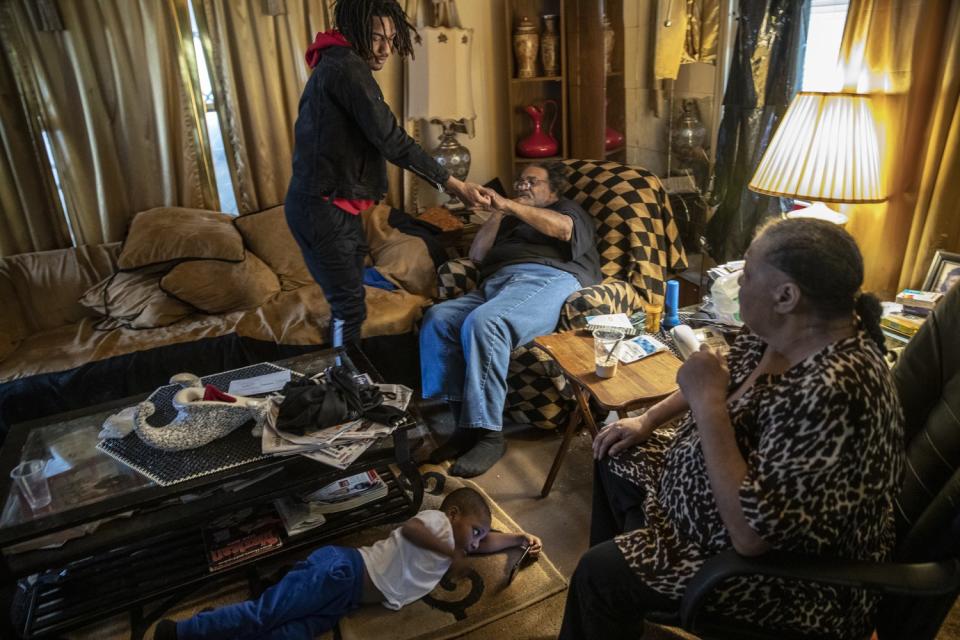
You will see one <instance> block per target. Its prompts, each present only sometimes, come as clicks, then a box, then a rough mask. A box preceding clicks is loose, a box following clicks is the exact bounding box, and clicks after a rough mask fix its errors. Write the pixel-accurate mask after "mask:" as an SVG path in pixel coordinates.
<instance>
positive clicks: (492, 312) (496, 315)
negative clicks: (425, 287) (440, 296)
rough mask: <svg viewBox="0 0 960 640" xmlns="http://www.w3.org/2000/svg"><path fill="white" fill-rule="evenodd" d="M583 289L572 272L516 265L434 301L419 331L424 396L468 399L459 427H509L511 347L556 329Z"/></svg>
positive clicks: (465, 400) (530, 265)
mask: <svg viewBox="0 0 960 640" xmlns="http://www.w3.org/2000/svg"><path fill="white" fill-rule="evenodd" d="M579 288H580V283H579V282H578V281H577V279H576V278H575V277H574V276H573V275H571V274H569V273H567V272H566V271H561V270H560V269H555V268H554V267H548V266H546V265H541V264H530V263H527V264H513V265H508V266H506V267H503V268H502V269H500V270H499V271H497V272H496V273H494V274H493V275H492V276H490V277H488V278H487V279H486V280H484V281H483V282H482V283H481V284H480V287H479V288H478V289H476V290H474V291H471V292H470V293H468V294H466V295H464V296H461V297H459V298H457V299H455V300H448V301H446V302H442V303H440V304H438V305H436V306H434V307H431V308H430V309H429V310H428V311H427V314H426V317H425V318H424V321H423V327H422V328H421V329H420V372H421V374H420V375H421V379H422V382H423V397H424V398H439V399H441V400H446V401H448V402H462V403H463V405H462V409H461V412H460V424H458V425H457V426H459V427H471V428H484V429H491V430H494V431H499V430H500V429H502V428H503V408H504V404H505V402H506V398H507V367H508V365H509V363H510V352H512V351H513V350H514V349H516V348H517V347H519V346H520V345H523V344H526V343H527V342H530V341H531V340H533V339H534V338H536V337H537V336H542V335H544V334H547V333H551V332H552V331H553V330H554V329H555V328H556V326H557V320H558V319H559V318H560V311H561V309H562V308H563V303H564V302H565V301H566V299H567V298H568V297H569V296H570V294H572V293H573V292H575V291H576V290H577V289H579Z"/></svg>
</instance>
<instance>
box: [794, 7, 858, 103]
mask: <svg viewBox="0 0 960 640" xmlns="http://www.w3.org/2000/svg"><path fill="white" fill-rule="evenodd" d="M849 5H850V2H849V0H812V3H811V6H810V26H809V28H808V30H807V46H806V53H805V54H804V59H803V87H802V90H803V91H840V90H841V89H842V88H843V70H842V69H841V68H840V65H839V64H838V58H839V55H840V42H841V40H843V25H844V23H845V22H846V20H847V7H848V6H849Z"/></svg>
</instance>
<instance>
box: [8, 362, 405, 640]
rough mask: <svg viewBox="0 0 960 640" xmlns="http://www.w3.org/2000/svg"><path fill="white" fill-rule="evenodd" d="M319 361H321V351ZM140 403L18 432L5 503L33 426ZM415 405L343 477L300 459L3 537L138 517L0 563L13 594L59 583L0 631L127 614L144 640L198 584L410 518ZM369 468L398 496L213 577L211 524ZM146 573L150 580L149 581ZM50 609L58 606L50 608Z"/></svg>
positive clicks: (44, 628) (49, 628)
mask: <svg viewBox="0 0 960 640" xmlns="http://www.w3.org/2000/svg"><path fill="white" fill-rule="evenodd" d="M316 357H317V358H319V357H325V356H321V355H319V354H317V355H316ZM346 361H347V363H349V364H352V365H353V366H354V368H356V369H357V370H359V371H365V372H367V373H369V374H370V375H371V377H372V378H374V380H375V381H378V382H379V381H381V380H380V377H379V374H378V373H377V372H376V370H375V369H374V368H373V366H372V365H371V364H370V362H369V361H368V360H367V359H366V357H365V356H364V355H363V354H362V352H360V351H359V350H352V351H351V352H350V355H349V357H348V358H347V359H346ZM144 397H146V396H138V397H135V398H126V399H123V400H118V401H116V402H112V403H109V404H105V405H99V406H97V407H93V408H88V409H85V410H79V411H72V412H69V413H65V414H61V415H58V416H53V417H48V418H43V419H40V420H34V421H30V422H26V423H23V424H20V425H15V426H14V427H13V428H12V429H11V430H10V433H9V434H8V436H7V439H6V442H5V443H4V445H3V448H2V450H0V496H3V497H5V496H6V495H7V494H8V492H9V487H10V480H9V472H10V470H11V469H12V468H13V467H14V466H16V464H18V463H19V461H20V455H21V450H22V448H23V446H24V444H25V442H26V438H27V434H28V433H29V431H30V430H31V429H33V428H35V427H40V426H44V425H50V424H55V423H57V422H63V421H65V420H70V419H73V418H77V417H83V416H85V415H90V414H91V413H95V412H100V411H104V410H109V409H112V408H120V407H125V406H130V405H132V404H135V403H136V402H138V401H139V400H141V399H143V398H144ZM412 406H413V411H412V413H413V415H412V416H411V417H410V418H409V419H408V420H407V422H406V423H405V424H402V425H400V426H399V427H398V428H397V430H396V431H395V432H394V434H393V435H392V436H390V437H388V438H383V439H381V440H380V442H378V443H377V444H375V445H373V446H372V447H370V449H368V450H367V451H366V452H365V453H364V454H363V455H362V456H361V457H360V458H359V459H358V460H357V461H356V462H355V463H354V464H353V465H351V466H350V467H349V468H348V469H346V470H339V469H335V468H333V467H329V466H326V465H322V464H320V463H317V462H315V461H313V460H310V459H307V458H304V457H303V456H285V457H272V458H266V459H264V460H258V461H254V462H250V463H248V464H245V465H242V466H239V467H235V468H232V469H227V470H224V471H221V472H218V473H215V474H211V475H208V476H204V477H201V478H196V479H193V480H189V481H186V482H182V483H178V484H175V485H172V486H169V487H161V486H151V487H147V488H144V489H140V490H136V491H132V492H129V493H126V494H122V495H118V496H116V497H114V498H109V499H106V500H103V501H100V502H97V503H94V504H90V505H83V506H80V507H77V508H74V509H69V510H66V511H62V512H60V513H56V514H52V515H50V516H47V517H44V518H40V519H37V520H35V521H31V522H26V523H23V524H19V525H14V526H10V527H6V528H4V529H0V548H4V547H8V546H11V545H14V544H17V543H19V542H23V541H28V540H32V539H34V538H36V537H39V536H41V535H45V534H49V533H53V532H56V531H61V530H64V529H68V528H70V527H73V526H77V525H80V524H84V523H87V522H92V521H95V520H100V519H103V518H107V517H110V516H113V515H117V514H121V513H124V512H127V511H130V510H134V509H135V510H137V513H136V514H135V515H134V516H132V517H129V518H121V519H117V520H112V521H110V522H108V523H105V524H104V525H102V526H101V527H100V528H99V529H97V531H95V532H93V533H91V534H89V535H87V536H84V537H82V538H78V539H74V540H71V541H70V542H68V543H66V544H65V545H63V546H62V547H61V548H59V549H53V550H37V551H29V552H25V553H21V554H16V555H11V556H6V555H0V584H3V585H5V586H6V587H7V588H8V589H9V590H10V591H11V592H12V590H13V588H15V584H16V581H17V580H18V579H19V578H22V577H24V576H28V575H33V574H38V575H39V576H41V583H42V581H43V580H44V579H46V578H47V577H51V581H52V582H53V584H52V586H50V585H45V584H42V586H41V587H39V588H36V589H33V590H32V592H31V595H30V602H29V606H28V615H26V617H25V618H26V619H25V620H24V624H23V625H22V626H21V627H20V628H14V627H13V626H12V622H11V623H9V624H8V625H7V628H3V627H0V631H4V632H5V633H0V635H3V636H5V635H6V633H16V636H14V637H22V638H35V637H46V636H49V635H52V634H57V633H60V632H63V631H66V630H68V629H72V628H76V627H78V626H82V625H84V624H88V623H90V622H95V621H97V620H102V619H104V618H106V617H107V616H109V615H113V614H116V613H118V612H122V611H125V610H128V611H131V613H132V616H131V624H132V626H133V627H134V634H133V637H134V638H138V637H142V633H143V631H144V630H145V629H146V628H147V626H149V624H150V623H152V621H153V620H155V619H156V618H157V617H159V616H160V615H162V613H163V612H164V611H165V610H166V609H168V608H169V607H170V606H172V605H173V604H174V603H175V602H176V601H178V600H179V599H181V598H182V597H183V596H185V595H189V593H190V592H192V591H193V590H195V589H196V588H197V587H200V586H202V585H205V584H207V583H209V582H211V581H213V580H219V579H222V578H223V577H224V576H235V575H236V574H237V573H239V572H243V571H247V572H248V575H249V572H250V570H251V568H252V567H253V565H255V564H256V563H258V562H261V561H263V560H265V559H267V558H276V557H277V556H279V555H282V554H285V553H288V552H291V551H295V550H298V549H301V550H302V549H303V548H304V547H315V546H319V545H321V544H323V543H324V542H326V541H329V540H332V539H334V538H337V537H339V536H343V535H346V534H349V533H351V532H354V531H357V530H359V529H362V528H366V527H369V526H373V525H376V524H382V523H385V522H392V521H399V520H403V519H406V518H408V517H410V516H411V515H413V514H414V513H416V512H417V511H418V510H419V508H420V504H421V502H422V500H423V481H422V478H421V477H420V473H419V471H418V469H417V466H416V464H414V462H413V460H412V458H411V456H410V444H409V438H408V433H407V432H408V430H409V429H411V428H412V427H414V426H416V424H417V421H416V418H415V406H414V405H412ZM391 466H393V467H395V468H397V469H399V471H400V473H399V475H398V476H395V475H394V474H393V473H392V471H391V470H390V467H391ZM368 469H376V470H377V471H378V473H380V474H381V475H382V476H383V477H384V479H385V480H386V482H387V484H388V487H389V489H390V491H389V493H388V495H387V496H386V497H385V498H383V499H381V500H378V501H376V502H373V503H370V504H367V505H363V506H362V507H360V508H358V509H355V510H352V511H349V512H344V513H340V514H332V515H331V516H330V517H329V518H328V521H327V522H326V523H325V524H324V525H323V526H321V527H318V528H317V529H313V530H311V531H307V532H304V533H301V534H298V535H297V536H292V537H288V538H286V539H285V540H284V545H283V546H282V547H280V548H279V549H277V550H275V551H272V552H268V553H264V554H261V555H257V556H255V557H253V558H251V559H249V560H248V561H246V562H241V563H238V564H237V565H235V566H232V567H230V568H229V569H225V570H222V571H217V572H210V571H209V570H208V567H207V563H206V558H205V554H204V549H203V546H202V537H201V531H202V529H203V526H204V524H205V523H208V522H210V521H211V520H213V519H214V518H217V517H219V516H221V515H224V514H228V513H232V512H235V511H237V510H239V509H242V508H244V507H247V506H252V505H259V504H265V503H267V502H269V501H270V500H272V499H274V498H278V497H281V496H285V495H291V494H293V493H297V492H299V491H302V490H308V489H312V488H317V487H320V486H323V485H325V484H327V483H329V482H332V481H334V480H336V479H338V478H342V477H345V476H348V475H352V474H355V473H360V472H362V471H366V470H368ZM270 470H274V471H275V473H273V474H272V475H270V476H269V477H267V478H264V479H263V480H261V481H259V482H256V483H254V484H252V485H251V486H249V487H247V488H245V489H243V490H240V491H236V492H215V493H214V494H213V495H210V496H207V497H204V498H200V499H197V500H194V501H192V502H187V503H178V504H174V505H169V506H162V505H163V503H165V502H167V501H169V500H170V499H172V498H178V497H179V496H182V495H184V494H191V493H197V492H198V491H200V490H205V491H208V490H210V489H213V488H215V487H217V486H220V485H223V484H224V483H226V482H228V481H231V480H237V479H241V478H244V477H256V476H258V475H260V474H263V473H265V472H267V471H270ZM198 545H199V546H198ZM177 563H181V565H182V566H181V565H178V564H177ZM137 572H143V573H144V575H138V574H137ZM150 572H153V573H152V574H151V575H147V574H148V573H150ZM110 580H112V581H113V583H112V584H113V587H112V591H111V590H110V588H107V584H106V583H107V582H108V581H110ZM71 581H72V582H71ZM68 583H69V584H70V585H71V586H70V587H69V588H68V589H67V591H69V592H70V593H73V594H75V596H76V597H74V600H73V601H66V602H65V601H64V597H63V591H64V584H68ZM48 586H49V588H48V589H47V591H44V588H47V587H48ZM104 589H106V591H104ZM45 593H46V594H47V596H49V597H47V596H45V595H44V594H45ZM51 594H52V595H51ZM68 595H69V594H68ZM169 596H172V597H169ZM45 597H47V599H46V600H44V598H45ZM165 597H169V598H168V600H167V601H165V602H164V603H163V604H162V605H161V606H160V607H158V608H156V609H155V610H154V611H153V612H152V613H151V614H150V615H145V613H144V609H143V605H145V604H146V603H148V602H151V601H156V600H158V599H162V598H165ZM5 599H6V598H5ZM67 600H69V598H68V599H67ZM50 602H56V603H58V604H56V605H55V606H54V605H50ZM3 606H4V608H5V609H6V611H5V612H4V613H6V612H7V611H9V606H8V603H4V604H3ZM45 607H46V608H45ZM51 607H52V608H51ZM57 607H59V608H57ZM6 619H8V616H7V615H2V616H0V620H6Z"/></svg>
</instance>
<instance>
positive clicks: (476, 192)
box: [460, 182, 522, 214]
mask: <svg viewBox="0 0 960 640" xmlns="http://www.w3.org/2000/svg"><path fill="white" fill-rule="evenodd" d="M460 195H461V196H462V197H463V199H465V200H466V204H467V206H470V207H474V208H476V209H482V210H484V211H499V212H500V213H507V214H508V213H509V211H508V208H509V202H510V201H509V200H508V199H507V198H504V197H503V196H502V195H500V194H499V193H497V192H496V191H494V190H493V189H490V188H489V187H484V186H482V185H479V184H476V183H475V182H464V183H463V189H462V193H461V194H460ZM517 200H518V201H522V198H518V199H517Z"/></svg>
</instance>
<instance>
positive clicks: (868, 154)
mask: <svg viewBox="0 0 960 640" xmlns="http://www.w3.org/2000/svg"><path fill="white" fill-rule="evenodd" d="M879 147H880V145H879V143H878V141H877V126H876V123H875V121H874V118H873V112H872V110H871V108H870V97H869V96H868V95H865V94H858V93H820V92H812V91H802V92H800V93H798V94H797V95H796V97H795V98H794V99H793V102H791V103H790V106H789V108H788V109H787V113H786V114H785V115H784V116H783V121H782V122H781V123H780V126H779V127H778V128H777V131H776V133H774V135H773V140H772V141H771V142H770V146H768V147H767V150H766V151H765V152H764V154H763V158H762V159H761V160H760V164H759V166H758V167H757V170H756V172H755V173H754V174H753V179H752V180H751V181H750V184H749V187H748V188H749V189H750V190H751V191H756V192H757V193H763V194H766V195H769V196H781V197H784V198H799V199H801V200H811V201H813V202H814V204H813V205H812V206H810V207H807V208H805V209H800V210H798V211H792V212H790V214H788V216H789V217H805V218H820V219H823V220H829V221H831V222H835V223H837V224H841V225H842V224H845V223H846V221H847V217H846V216H845V215H843V214H842V213H839V212H837V211H834V210H833V209H831V208H829V207H827V206H826V204H824V203H867V202H883V201H884V200H886V199H887V196H886V194H885V192H884V191H883V185H882V181H881V176H880V148H879Z"/></svg>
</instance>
